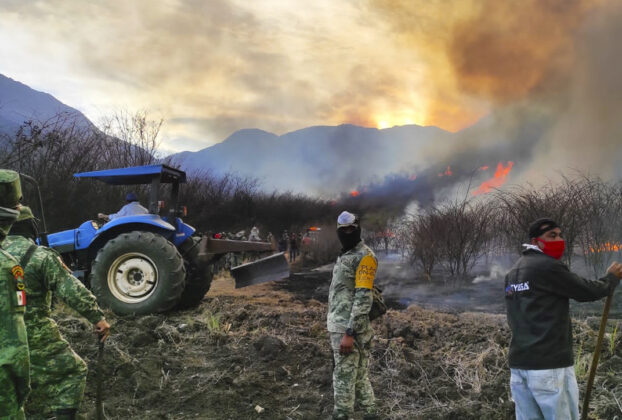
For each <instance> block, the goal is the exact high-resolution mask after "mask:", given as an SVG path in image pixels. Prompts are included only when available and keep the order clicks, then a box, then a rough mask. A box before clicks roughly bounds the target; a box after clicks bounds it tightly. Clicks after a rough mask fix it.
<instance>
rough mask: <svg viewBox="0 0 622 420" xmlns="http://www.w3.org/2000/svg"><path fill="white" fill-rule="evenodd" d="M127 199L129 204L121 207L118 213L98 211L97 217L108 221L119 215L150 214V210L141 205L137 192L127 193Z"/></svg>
mask: <svg viewBox="0 0 622 420" xmlns="http://www.w3.org/2000/svg"><path fill="white" fill-rule="evenodd" d="M125 201H127V204H126V205H124V206H123V207H121V210H119V211H118V212H117V213H113V214H104V213H98V214H97V217H99V218H100V219H102V220H105V221H107V222H108V221H110V220H114V219H118V218H119V217H125V216H136V215H139V214H149V210H147V209H146V208H144V207H143V206H141V205H140V202H139V201H138V196H136V194H135V193H133V192H129V193H127V195H126V196H125Z"/></svg>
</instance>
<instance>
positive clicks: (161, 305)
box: [90, 231, 186, 315]
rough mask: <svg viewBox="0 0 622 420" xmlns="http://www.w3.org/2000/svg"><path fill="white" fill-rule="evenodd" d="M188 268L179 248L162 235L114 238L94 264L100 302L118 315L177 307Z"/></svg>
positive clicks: (93, 277)
mask: <svg viewBox="0 0 622 420" xmlns="http://www.w3.org/2000/svg"><path fill="white" fill-rule="evenodd" d="M185 277H186V270H185V268H184V262H183V259H182V257H181V255H180V254H179V252H178V251H177V248H175V246H174V245H173V244H172V243H171V242H169V241H168V240H166V238H164V237H163V236H161V235H158V234H155V233H152V232H144V231H134V232H129V233H123V234H121V235H119V236H117V237H116V238H114V239H111V240H110V241H108V242H107V243H106V245H104V247H103V248H101V249H100V250H99V252H98V253H97V256H96V258H95V260H94V261H93V264H92V266H91V275H90V281H91V288H92V289H93V293H94V294H95V296H97V299H98V302H99V303H100V305H102V306H104V307H107V308H110V309H112V310H113V311H114V312H115V313H117V314H139V315H143V314H149V313H155V312H164V311H167V310H169V309H171V308H172V307H174V306H175V305H176V304H177V302H178V301H179V298H180V296H181V294H182V292H183V291H184V281H185Z"/></svg>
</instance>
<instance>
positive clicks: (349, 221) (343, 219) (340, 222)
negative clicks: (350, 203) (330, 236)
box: [337, 211, 359, 228]
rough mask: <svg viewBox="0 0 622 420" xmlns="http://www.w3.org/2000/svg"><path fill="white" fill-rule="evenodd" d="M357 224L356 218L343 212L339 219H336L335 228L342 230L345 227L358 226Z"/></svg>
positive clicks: (347, 212)
mask: <svg viewBox="0 0 622 420" xmlns="http://www.w3.org/2000/svg"><path fill="white" fill-rule="evenodd" d="M358 224H359V221H358V218H357V217H356V216H355V215H354V214H352V213H350V212H349V211H343V212H341V214H340V215H339V217H337V228H342V227H346V226H358Z"/></svg>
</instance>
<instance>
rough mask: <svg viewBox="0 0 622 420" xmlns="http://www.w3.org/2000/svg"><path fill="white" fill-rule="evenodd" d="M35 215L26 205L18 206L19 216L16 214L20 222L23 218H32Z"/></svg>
mask: <svg viewBox="0 0 622 420" xmlns="http://www.w3.org/2000/svg"><path fill="white" fill-rule="evenodd" d="M34 218H35V215H34V214H32V210H31V209H30V207H28V206H20V207H19V216H17V220H16V221H15V223H17V222H21V221H23V220H28V219H34Z"/></svg>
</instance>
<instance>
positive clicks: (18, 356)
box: [0, 249, 30, 403]
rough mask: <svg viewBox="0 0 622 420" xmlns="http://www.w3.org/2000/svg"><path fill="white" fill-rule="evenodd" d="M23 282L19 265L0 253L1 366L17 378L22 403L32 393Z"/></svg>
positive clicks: (22, 274)
mask: <svg viewBox="0 0 622 420" xmlns="http://www.w3.org/2000/svg"><path fill="white" fill-rule="evenodd" d="M23 281H24V272H23V271H22V269H21V267H20V266H19V264H18V262H17V261H16V260H15V259H14V258H13V257H11V256H10V255H9V254H8V253H7V252H5V251H3V250H2V249H0V366H1V367H2V368H3V369H5V370H6V371H8V372H10V375H11V376H12V377H13V378H14V381H15V384H16V388H17V392H18V401H19V402H20V403H23V402H24V400H25V398H26V395H27V394H28V392H29V369H30V367H29V358H28V340H27V338H26V327H25V325H24V308H25V307H24V304H25V299H24V293H23V291H24V283H23ZM4 391H5V390H2V392H4Z"/></svg>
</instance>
